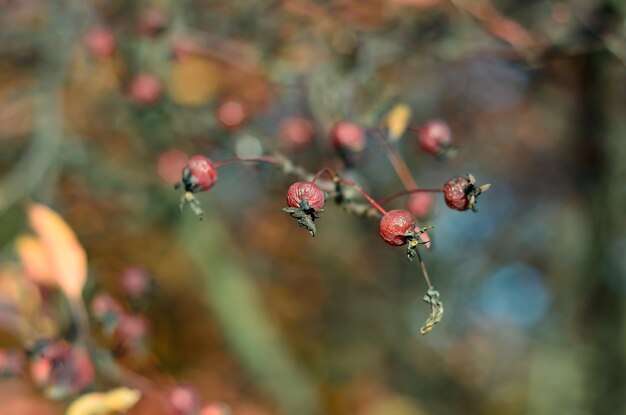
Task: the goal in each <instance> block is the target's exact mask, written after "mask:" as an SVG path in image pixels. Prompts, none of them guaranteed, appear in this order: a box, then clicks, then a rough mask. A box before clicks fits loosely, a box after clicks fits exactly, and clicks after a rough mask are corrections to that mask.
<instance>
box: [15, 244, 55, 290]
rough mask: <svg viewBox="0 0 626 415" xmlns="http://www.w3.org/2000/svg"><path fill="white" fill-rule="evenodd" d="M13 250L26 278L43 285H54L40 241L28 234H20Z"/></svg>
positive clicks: (52, 275) (47, 259)
mask: <svg viewBox="0 0 626 415" xmlns="http://www.w3.org/2000/svg"><path fill="white" fill-rule="evenodd" d="M15 251H16V252H17V255H18V256H19V257H20V261H21V262H22V267H23V269H24V274H25V275H26V277H27V278H30V279H31V280H33V281H34V282H36V283H38V284H41V285H45V286H52V285H56V280H55V277H54V274H53V273H52V272H51V264H50V259H49V257H48V255H47V253H46V251H45V249H44V247H43V245H42V243H41V241H39V240H38V239H37V238H35V237H33V236H30V235H21V236H19V237H18V238H17V239H16V240H15Z"/></svg>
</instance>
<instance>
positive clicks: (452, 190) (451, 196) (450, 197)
mask: <svg viewBox="0 0 626 415" xmlns="http://www.w3.org/2000/svg"><path fill="white" fill-rule="evenodd" d="M490 187H491V185H490V184H484V185H482V186H480V187H477V186H476V179H474V176H472V175H471V174H468V175H467V178H465V177H461V176H455V177H453V178H451V179H450V180H448V181H447V182H446V183H445V184H444V185H443V196H444V199H445V201H446V205H448V207H449V208H451V209H454V210H460V211H463V210H468V209H471V210H473V211H474V212H476V202H477V198H478V195H480V194H481V193H482V192H484V191H486V190H488V189H489V188H490Z"/></svg>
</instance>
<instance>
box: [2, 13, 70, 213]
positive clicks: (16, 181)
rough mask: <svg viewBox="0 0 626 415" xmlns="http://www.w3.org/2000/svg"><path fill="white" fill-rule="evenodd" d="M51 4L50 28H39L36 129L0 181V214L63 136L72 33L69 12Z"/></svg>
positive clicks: (32, 186) (35, 180) (46, 164)
mask: <svg viewBox="0 0 626 415" xmlns="http://www.w3.org/2000/svg"><path fill="white" fill-rule="evenodd" d="M55 4H57V6H51V8H52V9H54V10H53V11H52V13H50V16H51V21H50V26H51V28H50V30H48V31H45V32H44V31H42V32H40V33H41V36H40V38H39V44H38V50H39V53H40V55H41V58H42V64H41V66H40V68H39V85H38V87H37V89H36V91H35V92H34V93H36V94H37V95H36V96H37V99H36V100H35V106H36V114H35V130H34V132H33V137H32V140H31V143H30V145H29V147H28V150H27V151H26V153H25V154H24V156H22V158H21V159H20V160H18V161H17V163H15V165H14V167H13V169H12V170H11V171H10V172H9V173H8V174H7V175H6V176H5V177H4V178H3V180H2V182H0V214H1V213H3V212H5V211H6V210H7V209H9V208H10V207H11V206H12V205H13V204H15V203H17V202H19V201H20V200H22V199H23V198H25V197H27V196H29V195H30V194H32V193H33V192H34V191H35V190H36V189H37V187H38V185H39V184H40V183H41V181H42V180H43V179H44V178H45V177H46V173H47V172H49V171H50V169H51V167H52V166H53V165H54V164H55V162H56V159H57V155H58V150H59V147H60V145H61V141H62V136H63V118H62V117H63V115H62V113H61V108H63V104H62V101H61V89H62V87H63V78H64V74H65V69H66V68H65V67H66V62H67V53H68V51H69V49H70V48H69V44H70V41H71V39H72V37H73V30H72V29H73V27H74V24H72V21H71V20H70V18H69V17H70V16H68V14H66V13H63V12H62V11H61V10H58V3H56V2H55Z"/></svg>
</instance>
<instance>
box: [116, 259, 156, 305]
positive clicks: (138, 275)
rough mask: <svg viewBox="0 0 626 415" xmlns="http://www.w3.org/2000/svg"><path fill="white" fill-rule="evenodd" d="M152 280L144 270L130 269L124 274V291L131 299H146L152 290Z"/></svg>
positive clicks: (122, 284)
mask: <svg viewBox="0 0 626 415" xmlns="http://www.w3.org/2000/svg"><path fill="white" fill-rule="evenodd" d="M152 283H153V281H152V278H151V277H150V275H149V274H148V272H146V271H145V270H144V269H142V268H138V267H129V268H126V269H125V270H124V272H122V277H121V286H122V291H124V294H126V295H127V296H128V297H129V298H131V299H138V298H141V297H144V296H145V295H146V294H147V293H148V292H149V291H150V290H151V289H152Z"/></svg>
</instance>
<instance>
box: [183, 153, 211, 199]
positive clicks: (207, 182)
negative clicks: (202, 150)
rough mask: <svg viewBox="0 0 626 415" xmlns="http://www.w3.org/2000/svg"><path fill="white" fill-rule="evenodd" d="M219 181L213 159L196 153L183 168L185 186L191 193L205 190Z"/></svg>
mask: <svg viewBox="0 0 626 415" xmlns="http://www.w3.org/2000/svg"><path fill="white" fill-rule="evenodd" d="M215 182H217V168H216V167H215V164H214V163H213V161H211V159H209V158H207V157H204V156H200V155H196V156H193V157H191V158H190V159H189V161H187V164H186V165H185V167H184V168H183V182H182V183H183V186H184V187H185V191H187V192H191V193H198V192H205V191H207V190H209V189H210V188H212V187H213V186H214V185H215Z"/></svg>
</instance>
